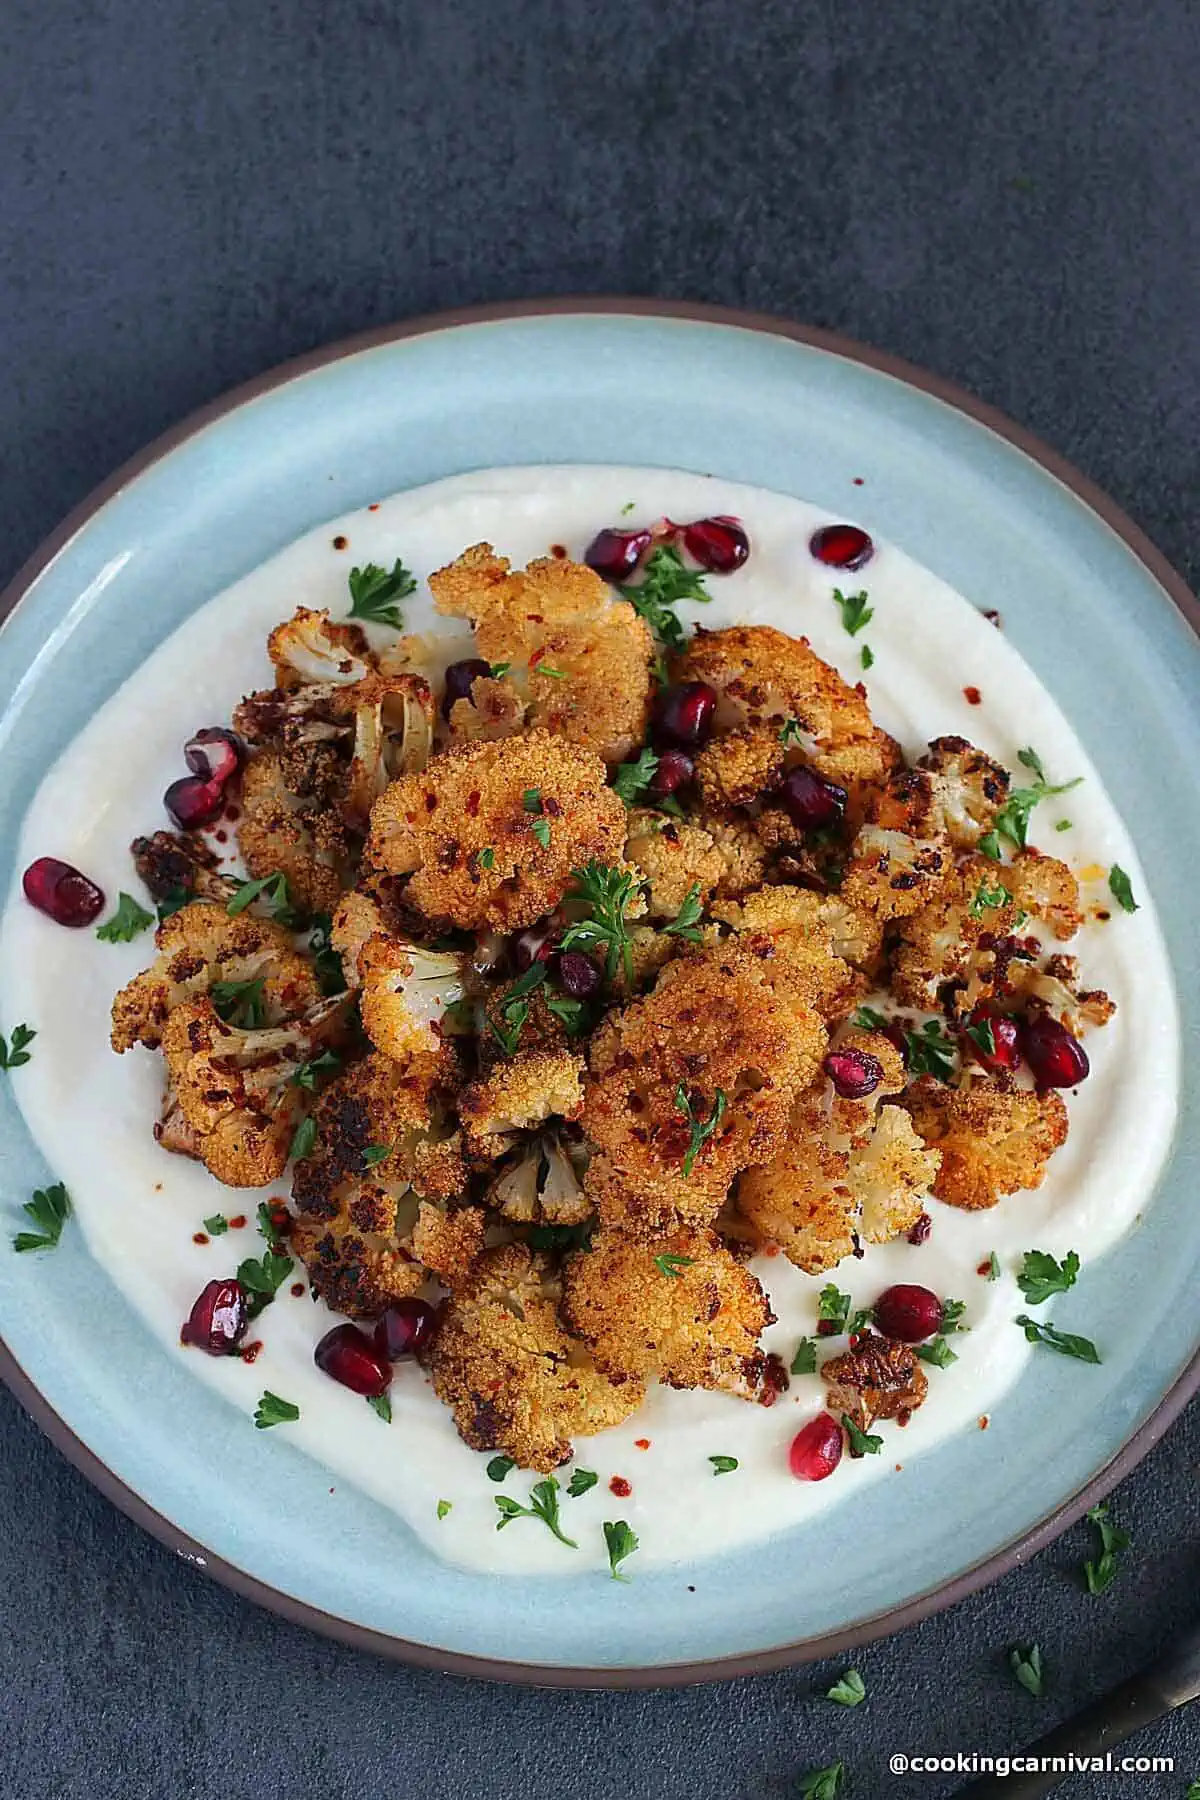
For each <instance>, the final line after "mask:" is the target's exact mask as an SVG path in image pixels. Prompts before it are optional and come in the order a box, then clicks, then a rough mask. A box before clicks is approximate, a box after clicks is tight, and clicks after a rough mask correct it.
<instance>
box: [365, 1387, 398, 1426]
mask: <svg viewBox="0 0 1200 1800" xmlns="http://www.w3.org/2000/svg"><path fill="white" fill-rule="evenodd" d="M367 1405H368V1406H369V1407H370V1408H371V1411H372V1412H377V1413H378V1414H379V1416H380V1418H381V1419H382V1420H383V1422H384V1424H385V1425H390V1424H391V1422H392V1401H391V1395H390V1394H368V1395H367Z"/></svg>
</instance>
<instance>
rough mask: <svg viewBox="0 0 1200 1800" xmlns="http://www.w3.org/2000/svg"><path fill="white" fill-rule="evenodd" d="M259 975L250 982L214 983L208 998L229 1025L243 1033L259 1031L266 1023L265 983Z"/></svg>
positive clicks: (263, 978)
mask: <svg viewBox="0 0 1200 1800" xmlns="http://www.w3.org/2000/svg"><path fill="white" fill-rule="evenodd" d="M264 980H265V977H264V976H262V975H259V976H258V977H257V978H256V979H253V980H250V981H214V982H213V984H212V986H211V988H209V990H208V997H209V999H210V1000H211V1001H212V1003H213V1006H214V1007H215V1008H216V1011H217V1012H218V1013H219V1014H220V1016H221V1018H222V1019H224V1021H225V1023H226V1024H227V1025H234V1026H236V1027H237V1028H238V1029H239V1030H241V1031H257V1030H258V1029H259V1028H260V1026H261V1025H262V1024H263V1023H264V1020H265V1018H266V1013H265V1010H264V1006H263V982H264Z"/></svg>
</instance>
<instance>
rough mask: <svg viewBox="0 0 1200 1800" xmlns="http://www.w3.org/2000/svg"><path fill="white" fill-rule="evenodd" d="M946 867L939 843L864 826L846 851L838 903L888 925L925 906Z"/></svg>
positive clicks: (948, 867) (940, 883)
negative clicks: (848, 850)
mask: <svg viewBox="0 0 1200 1800" xmlns="http://www.w3.org/2000/svg"><path fill="white" fill-rule="evenodd" d="M950 867H951V863H950V857H949V855H948V853H947V850H946V846H945V843H944V842H938V841H937V840H935V839H933V838H914V837H910V836H909V835H908V833H907V832H904V831H885V830H883V829H882V827H880V826H878V825H864V826H863V828H862V830H861V831H860V832H859V833H858V836H857V837H856V838H855V839H854V842H853V844H852V845H851V846H850V858H849V861H848V862H847V864H846V872H845V877H844V879H843V881H842V885H841V888H840V890H839V893H838V898H839V899H840V900H841V901H842V903H843V904H844V905H845V906H849V907H852V908H853V909H854V911H855V912H860V913H867V914H869V915H870V916H871V917H872V918H873V919H875V920H876V922H877V923H878V924H880V925H887V924H890V923H891V921H892V920H893V919H903V918H906V917H907V916H908V915H909V914H910V913H915V912H917V911H918V910H919V908H921V907H923V906H926V905H928V904H929V903H930V902H931V901H932V900H933V899H934V897H935V896H936V895H937V894H938V892H939V890H940V888H941V886H942V884H943V882H944V881H945V879H946V875H947V872H948V870H949V869H950Z"/></svg>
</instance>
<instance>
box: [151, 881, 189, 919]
mask: <svg viewBox="0 0 1200 1800" xmlns="http://www.w3.org/2000/svg"><path fill="white" fill-rule="evenodd" d="M191 898H192V896H191V895H190V894H189V893H188V891H187V889H186V888H183V887H174V888H168V889H167V892H166V893H165V894H164V895H163V897H162V899H161V900H160V901H159V902H158V904H157V906H156V907H155V908H154V910H155V912H156V913H157V914H158V922H159V924H160V925H161V924H162V923H163V921H164V920H165V919H170V918H172V917H173V916H174V914H175V913H177V912H182V911H183V909H184V907H185V906H186V905H187V904H188V902H189V900H190V899H191Z"/></svg>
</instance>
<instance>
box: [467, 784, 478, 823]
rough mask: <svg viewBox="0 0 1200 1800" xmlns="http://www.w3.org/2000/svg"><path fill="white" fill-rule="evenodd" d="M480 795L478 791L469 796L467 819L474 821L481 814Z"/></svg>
mask: <svg viewBox="0 0 1200 1800" xmlns="http://www.w3.org/2000/svg"><path fill="white" fill-rule="evenodd" d="M480 798H481V796H480V794H479V792H478V790H476V791H475V792H474V793H470V794H468V795H467V817H468V818H469V819H474V818H475V817H477V815H478V813H479V803H480Z"/></svg>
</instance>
